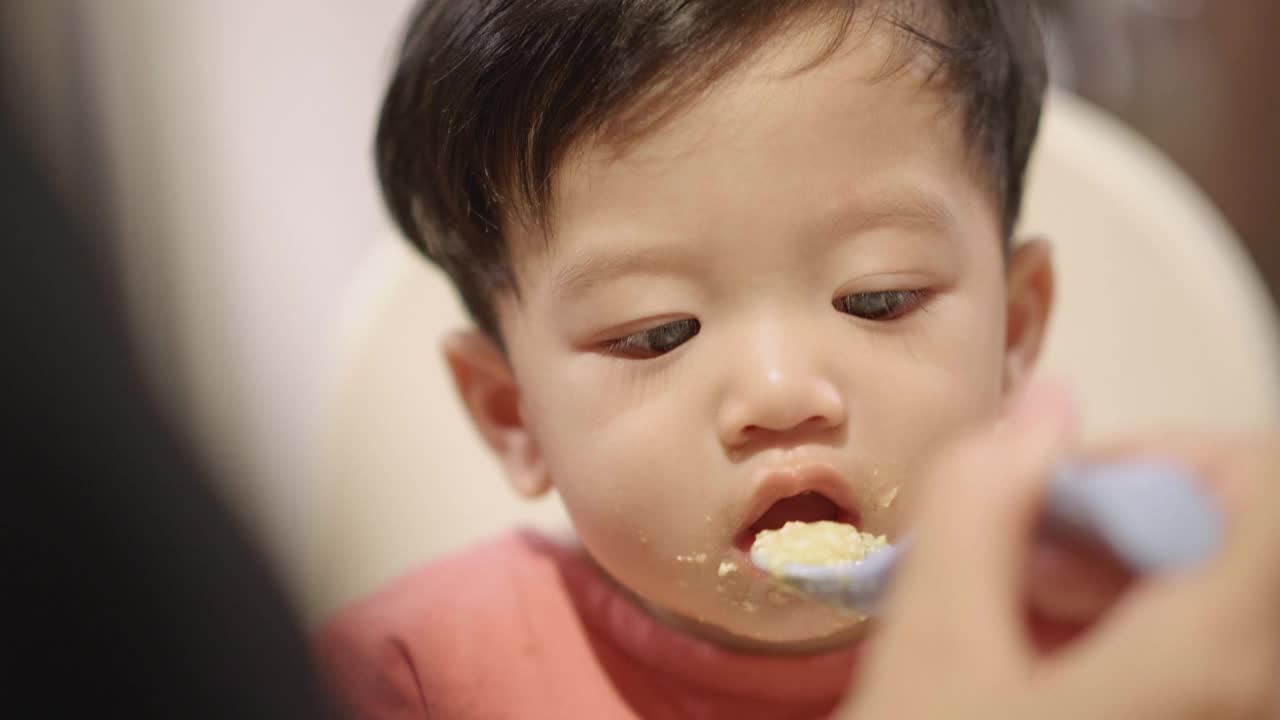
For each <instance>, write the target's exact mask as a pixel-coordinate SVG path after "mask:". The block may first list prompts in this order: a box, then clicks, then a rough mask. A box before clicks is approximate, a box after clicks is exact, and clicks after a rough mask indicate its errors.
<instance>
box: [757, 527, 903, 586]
mask: <svg viewBox="0 0 1280 720" xmlns="http://www.w3.org/2000/svg"><path fill="white" fill-rule="evenodd" d="M887 544H888V540H887V539H886V538H885V536H884V535H872V534H871V533H865V532H858V528H856V527H854V526H852V525H849V524H847V523H839V522H832V521H830V520H823V521H820V522H794V521H793V522H789V523H787V524H785V525H783V526H782V527H781V528H778V529H777V530H763V531H761V532H760V534H758V535H756V539H755V542H754V543H752V545H751V552H752V554H753V555H755V556H756V557H759V556H760V555H761V554H763V555H764V557H765V559H766V562H767V563H768V566H769V567H768V571H769V574H771V575H773V576H775V577H777V576H779V575H781V574H782V570H783V568H785V567H786V566H788V565H822V566H833V565H844V564H847V563H855V562H858V561H859V560H862V558H864V557H866V555H867V553H869V552H871V551H872V550H875V549H877V548H882V547H884V546H885V545H887Z"/></svg>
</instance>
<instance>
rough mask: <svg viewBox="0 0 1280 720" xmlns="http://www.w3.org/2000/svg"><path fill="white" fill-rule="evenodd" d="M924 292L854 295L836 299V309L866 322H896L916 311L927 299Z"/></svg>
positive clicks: (893, 291)
mask: <svg viewBox="0 0 1280 720" xmlns="http://www.w3.org/2000/svg"><path fill="white" fill-rule="evenodd" d="M925 295H926V291H924V290H888V291H885V292H867V293H854V294H852V295H845V296H844V297H839V298H836V300H835V302H834V303H832V304H833V305H835V308H836V309H837V310H839V311H840V312H843V313H848V314H850V315H853V316H855V317H860V318H862V319H864V320H896V319H897V318H900V317H902V316H903V315H906V314H907V313H909V312H911V311H912V310H914V309H916V307H918V306H919V305H920V303H921V302H922V301H923V300H924V299H925Z"/></svg>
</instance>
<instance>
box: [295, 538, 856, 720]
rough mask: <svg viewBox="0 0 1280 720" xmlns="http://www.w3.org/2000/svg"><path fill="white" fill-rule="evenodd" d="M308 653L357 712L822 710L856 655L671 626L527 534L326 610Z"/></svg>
mask: <svg viewBox="0 0 1280 720" xmlns="http://www.w3.org/2000/svg"><path fill="white" fill-rule="evenodd" d="M317 649H318V651H319V654H320V659H321V663H322V664H323V666H324V668H325V669H326V670H327V671H328V673H329V674H330V676H331V678H332V680H333V682H334V683H335V686H336V688H337V690H338V692H339V694H340V696H341V697H342V699H343V700H345V702H346V703H347V705H348V707H349V709H350V710H351V712H352V714H353V715H354V717H355V718H357V719H358V720H366V719H368V720H372V719H374V718H377V719H379V720H382V719H387V720H390V719H391V718H448V719H450V720H452V719H454V718H485V719H489V718H529V719H532V720H537V719H538V718H555V719H556V720H562V719H564V718H590V719H591V720H612V719H613V718H706V719H713V718H726V719H728V718H732V719H733V720H753V719H754V718H760V719H762V720H763V719H766V718H767V719H768V720H780V719H781V720H791V719H794V720H801V719H810V718H822V717H826V716H827V715H828V714H830V713H831V711H832V710H833V709H834V707H835V706H836V704H837V703H838V702H839V700H840V698H841V697H842V696H843V695H844V693H845V692H846V691H847V690H848V685H849V680H850V676H851V673H852V670H853V665H854V660H855V655H856V649H848V650H841V651H838V652H833V653H828V654H824V655H810V656H779V655H763V654H760V655H757V654H750V653H743V652H734V651H731V650H727V649H725V648H722V647H720V646H717V645H714V644H712V643H709V642H707V641H704V640H701V639H699V638H695V637H692V636H689V635H686V634H683V633H680V632H678V631H676V630H674V629H672V628H670V627H667V626H666V625H664V624H662V623H661V622H659V621H657V620H655V619H654V618H653V617H652V616H650V615H649V614H648V613H646V612H645V611H644V610H642V609H641V608H639V607H637V606H636V605H635V604H634V603H633V602H632V601H631V599H630V598H628V597H627V596H626V595H625V594H623V593H622V592H620V591H619V590H618V589H617V588H616V587H615V586H614V585H613V584H612V583H611V582H610V581H609V580H608V579H607V578H605V577H604V576H603V575H602V574H601V571H600V570H599V569H597V568H596V567H595V566H594V565H593V564H592V563H591V562H589V561H588V560H587V559H586V558H584V557H583V556H582V555H581V554H580V553H579V552H577V551H575V550H573V549H570V548H567V547H564V546H562V545H560V544H557V543H556V542H554V541H552V540H550V539H549V538H546V537H543V536H540V535H538V534H536V533H532V532H519V533H512V534H509V535H505V536H503V537H500V538H498V539H496V540H493V541H490V542H488V543H485V544H483V545H479V546H477V547H474V548H472V549H470V550H467V551H465V552H463V553H460V554H458V555H455V556H452V557H447V558H444V559H441V560H438V561H436V562H433V563H431V564H429V565H427V566H426V567H424V568H422V569H420V570H418V571H416V572H414V573H412V574H410V575H409V576H407V577H405V578H403V579H401V580H399V581H397V582H396V583H395V584H393V585H392V586H391V587H389V588H388V589H386V590H384V591H382V592H381V593H379V594H377V595H375V596H374V597H372V598H370V599H368V600H365V601H363V602H361V603H359V604H357V605H355V606H353V607H351V608H349V609H347V610H345V611H343V612H341V613H339V614H338V615H337V616H335V617H334V618H333V619H332V620H331V621H330V622H329V623H328V624H327V625H326V626H325V627H324V628H322V630H321V633H320V635H319V637H318V639H317Z"/></svg>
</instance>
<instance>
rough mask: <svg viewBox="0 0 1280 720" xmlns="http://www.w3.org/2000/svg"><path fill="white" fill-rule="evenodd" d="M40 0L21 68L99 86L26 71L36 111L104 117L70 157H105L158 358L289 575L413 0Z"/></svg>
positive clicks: (31, 6) (370, 231) (84, 130)
mask: <svg viewBox="0 0 1280 720" xmlns="http://www.w3.org/2000/svg"><path fill="white" fill-rule="evenodd" d="M42 2H44V4H43V5H41V4H40V3H24V4H23V5H24V6H25V10H24V12H22V13H21V15H22V16H23V18H24V19H23V22H24V23H25V25H24V28H25V30H24V37H26V38H27V40H28V42H25V43H24V45H26V46H28V47H27V49H26V50H24V51H23V55H24V57H25V58H26V62H27V66H26V67H25V68H24V70H23V73H24V74H27V75H29V74H30V73H42V72H43V73H47V72H48V68H49V67H50V65H49V58H54V59H60V62H61V65H62V67H60V69H59V71H58V72H56V73H48V74H51V75H53V76H56V77H60V78H72V79H73V80H74V82H75V84H76V85H77V86H78V87H79V88H82V89H86V90H87V91H88V92H87V97H85V96H77V95H75V94H68V93H65V92H61V91H59V90H58V89H57V86H56V85H50V84H48V83H39V82H37V83H33V84H34V85H39V86H41V87H46V88H52V89H47V90H45V91H43V94H44V95H45V96H48V97H52V98H53V101H50V102H46V103H43V104H42V106H41V107H39V108H35V107H34V106H33V113H32V115H33V117H36V118H37V122H36V123H35V124H36V125H37V126H38V125H40V124H41V120H40V118H54V119H58V118H61V122H62V123H63V124H66V117H67V116H68V115H73V116H81V115H85V114H88V115H91V116H92V117H91V118H84V117H78V118H73V119H76V120H77V121H78V122H79V124H80V133H79V136H78V137H65V138H63V140H65V141H66V142H65V143H64V144H61V145H60V147H63V148H66V147H71V148H72V149H73V151H72V154H75V153H74V151H75V149H76V148H80V149H81V150H83V148H85V147H91V148H92V151H91V152H88V153H84V152H82V153H81V155H80V156H79V157H77V158H72V159H71V160H67V161H65V162H62V163H60V164H61V165H62V166H64V167H69V168H72V169H73V172H74V171H75V170H80V171H86V172H94V173H97V174H99V175H100V180H101V182H100V183H99V184H98V187H99V188H100V189H101V191H102V192H105V193H107V194H108V195H107V196H106V197H104V198H102V199H104V200H105V201H106V202H105V203H103V204H104V205H107V206H110V207H112V208H113V209H112V211H111V214H110V216H109V217H111V218H112V221H111V224H113V225H115V226H116V228H117V230H118V231H119V242H120V247H121V249H122V251H123V252H122V253H121V255H120V260H121V263H120V267H121V270H122V272H123V276H124V280H125V289H126V291H127V296H128V300H129V306H130V310H131V312H132V313H133V317H134V319H135V320H136V326H137V329H138V331H139V337H140V340H141V344H142V346H143V348H144V350H145V351H146V352H145V355H146V359H147V362H148V364H149V365H150V367H151V368H152V369H153V370H155V371H156V373H155V377H156V378H157V380H156V382H157V384H158V386H159V387H160V388H161V390H162V391H163V396H164V397H165V398H166V400H167V401H168V402H169V404H170V406H171V409H173V410H174V411H175V412H176V413H177V414H179V415H181V416H183V417H185V418H189V419H190V422H191V427H192V428H193V429H194V430H195V431H196V432H197V436H198V437H199V438H200V439H201V444H202V447H203V449H204V450H205V451H206V455H207V456H208V457H209V459H210V460H211V461H212V462H213V464H214V466H215V469H216V470H218V471H220V475H221V476H222V477H223V478H225V479H226V487H227V489H228V492H229V495H230V497H232V498H233V499H234V500H235V501H236V503H237V505H238V507H240V508H242V509H244V510H245V512H246V513H248V514H249V516H250V517H251V519H252V520H253V524H254V526H255V527H257V528H260V529H261V530H262V532H263V534H264V536H265V539H266V540H267V542H268V546H269V548H270V549H271V550H272V552H273V553H274V554H275V556H276V559H277V560H278V561H280V563H281V565H282V566H283V567H284V568H285V569H286V570H287V574H288V575H289V577H290V579H291V580H296V579H297V578H299V577H300V576H301V573H302V572H303V568H302V567H301V563H302V558H303V556H304V548H305V547H306V544H307V542H308V539H309V533H310V532H311V527H310V523H311V519H312V517H311V516H312V512H313V508H312V505H313V503H312V500H311V498H312V497H313V490H314V487H313V485H314V482H315V469H314V468H312V467H308V464H307V463H308V458H310V457H312V456H313V452H312V450H311V446H312V443H313V442H314V435H315V431H316V427H315V424H316V423H315V420H314V418H316V417H317V416H318V413H319V403H320V400H319V394H318V393H319V388H320V385H321V378H322V377H323V374H324V373H325V372H326V363H327V358H328V357H329V354H330V353H329V343H330V340H331V333H332V327H333V322H334V317H335V313H336V312H337V307H338V301H339V297H338V290H339V289H340V288H341V287H342V286H343V285H344V284H345V282H346V281H347V279H348V277H349V276H350V274H351V272H352V266H353V263H354V260H355V258H356V257H357V256H358V255H359V254H360V253H361V252H362V250H363V249H364V248H366V247H367V246H368V244H369V243H370V241H371V240H372V239H373V238H374V237H375V236H377V235H378V234H379V233H382V232H384V231H385V228H386V224H385V219H384V215H383V213H382V210H381V207H380V201H379V199H378V196H377V194H376V188H375V185H374V182H373V175H372V163H371V160H370V151H369V146H370V140H371V133H372V128H373V122H374V116H375V112H376V106H377V101H378V99H379V96H380V92H381V87H382V85H383V79H384V75H385V73H386V71H387V69H388V66H389V59H390V56H391V53H390V48H391V47H392V45H393V40H394V37H395V33H396V29H397V27H398V25H399V22H400V20H401V17H402V15H403V14H404V13H405V12H406V11H407V8H408V6H409V2H408V0H362V1H361V2H350V1H347V0H288V1H282V0H276V1H272V2H261V1H259V0H182V1H181V2H171V1H170V0H110V2H98V1H96V0H78V1H77V0H49V1H47V2H46V1H45V0H42ZM68 64H69V65H70V72H69V73H68V67H67V66H68ZM59 99H61V100H62V104H59V102H58V101H59ZM69 101H74V102H69ZM57 134H60V135H74V134H75V133H67V132H61V133H57ZM64 154H65V151H64Z"/></svg>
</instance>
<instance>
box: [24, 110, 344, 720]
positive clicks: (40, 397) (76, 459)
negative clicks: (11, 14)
mask: <svg viewBox="0 0 1280 720" xmlns="http://www.w3.org/2000/svg"><path fill="white" fill-rule="evenodd" d="M3 109H4V108H3V105H2V104H0V110H3ZM8 117H11V116H10V115H9V114H8V113H0V222H3V235H0V248H2V249H0V273H2V274H3V281H2V282H0V288H2V289H0V317H3V319H4V320H3V335H2V336H0V337H3V338H4V360H3V366H2V367H0V387H3V390H4V394H3V416H4V420H3V425H2V426H0V432H2V433H3V435H2V436H0V437H2V438H3V440H0V442H2V443H3V445H2V448H3V450H2V454H0V477H2V478H3V481H2V483H3V485H2V486H3V488H4V489H3V491H0V513H3V517H2V518H0V528H3V530H2V536H0V546H2V547H3V560H4V564H3V567H0V577H3V578H4V580H3V585H2V586H0V587H2V588H3V593H4V601H5V602H4V607H5V612H4V614H3V621H2V622H3V625H4V627H3V630H2V631H0V648H2V649H0V653H2V655H3V658H4V664H3V667H2V668H0V671H2V672H3V675H2V676H0V678H2V679H0V687H4V688H5V691H4V693H3V697H4V700H3V706H0V717H6V718H23V719H24V720H26V719H30V718H62V717H67V718H71V717H75V718H80V717H103V718H116V717H122V718H175V719H176V718H197V719H198V718H271V719H272V720H279V719H287V718H308V719H310V718H324V717H332V715H331V714H329V713H328V712H327V711H326V709H325V707H324V704H323V702H322V696H323V692H322V690H321V688H320V686H319V685H318V683H317V682H316V680H315V676H314V675H313V674H312V669H311V667H310V664H309V659H308V654H307V645H306V641H305V639H304V635H303V632H302V630H301V627H300V625H299V622H298V621H297V619H296V618H295V617H294V616H293V614H292V613H291V611H290V608H289V607H288V605H287V603H286V602H285V600H284V597H283V595H282V593H281V590H280V588H279V587H278V585H277V583H276V581H275V579H274V578H273V577H272V576H271V574H270V572H269V571H268V569H267V567H266V566H265V563H264V562H263V561H262V560H261V558H260V556H259V555H258V554H257V553H256V552H255V551H254V548H253V547H251V545H250V544H249V543H248V542H247V540H246V538H245V535H244V534H243V533H242V532H241V529H240V528H239V527H238V526H237V525H236V523H235V522H234V521H233V519H232V518H231V516H230V514H229V513H228V512H227V510H226V509H225V508H224V507H223V506H222V505H221V504H220V503H219V502H218V500H217V499H216V498H215V497H214V495H213V494H212V493H211V492H210V491H209V489H208V487H207V486H206V485H205V482H204V479H203V478H202V476H201V473H200V472H199V470H198V469H197V468H196V466H195V464H194V463H193V462H192V461H191V459H190V456H189V455H188V454H187V453H186V452H185V449H184V448H183V447H182V446H181V443H179V442H178V441H177V440H176V439H175V436H174V435H173V433H172V432H171V431H170V430H169V429H168V428H167V427H166V426H165V425H164V424H163V423H162V422H161V421H160V419H159V417H158V416H157V414H156V412H155V411H154V409H153V407H152V405H151V403H150V402H149V401H148V399H147V396H146V393H145V392H144V390H143V386H142V383H141V382H140V381H139V378H138V377H137V374H136V370H135V369H134V365H133V363H132V362H131V359H130V352H129V348H128V343H127V341H126V339H125V333H124V329H123V321H122V319H121V315H120V314H119V313H118V312H117V308H116V306H115V304H114V303H113V302H112V301H111V300H112V299H113V297H112V294H111V293H110V292H109V291H108V289H107V287H106V285H105V283H104V281H103V277H102V275H101V274H100V273H99V272H98V267H97V263H96V258H95V257H93V252H92V250H93V249H94V246H93V245H91V244H90V243H89V242H87V239H88V238H87V236H85V235H81V234H80V233H79V232H78V230H79V228H77V227H76V226H75V225H74V224H73V223H72V222H71V221H70V220H68V218H67V217H66V216H65V215H64V214H63V213H62V212H61V211H60V207H59V205H58V203H57V202H56V201H55V200H54V199H53V198H52V197H51V195H50V194H49V193H48V191H47V188H46V186H45V185H44V184H43V182H42V179H41V178H40V176H39V174H38V173H37V172H36V169H35V166H34V165H33V163H32V162H31V159H30V158H29V157H27V156H26V155H25V153H24V148H23V146H22V145H21V144H20V143H19V140H18V138H17V136H16V135H15V134H14V133H13V131H12V129H11V128H9V127H8V126H7V125H6V124H5V123H6V122H7V120H6V118H8Z"/></svg>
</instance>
